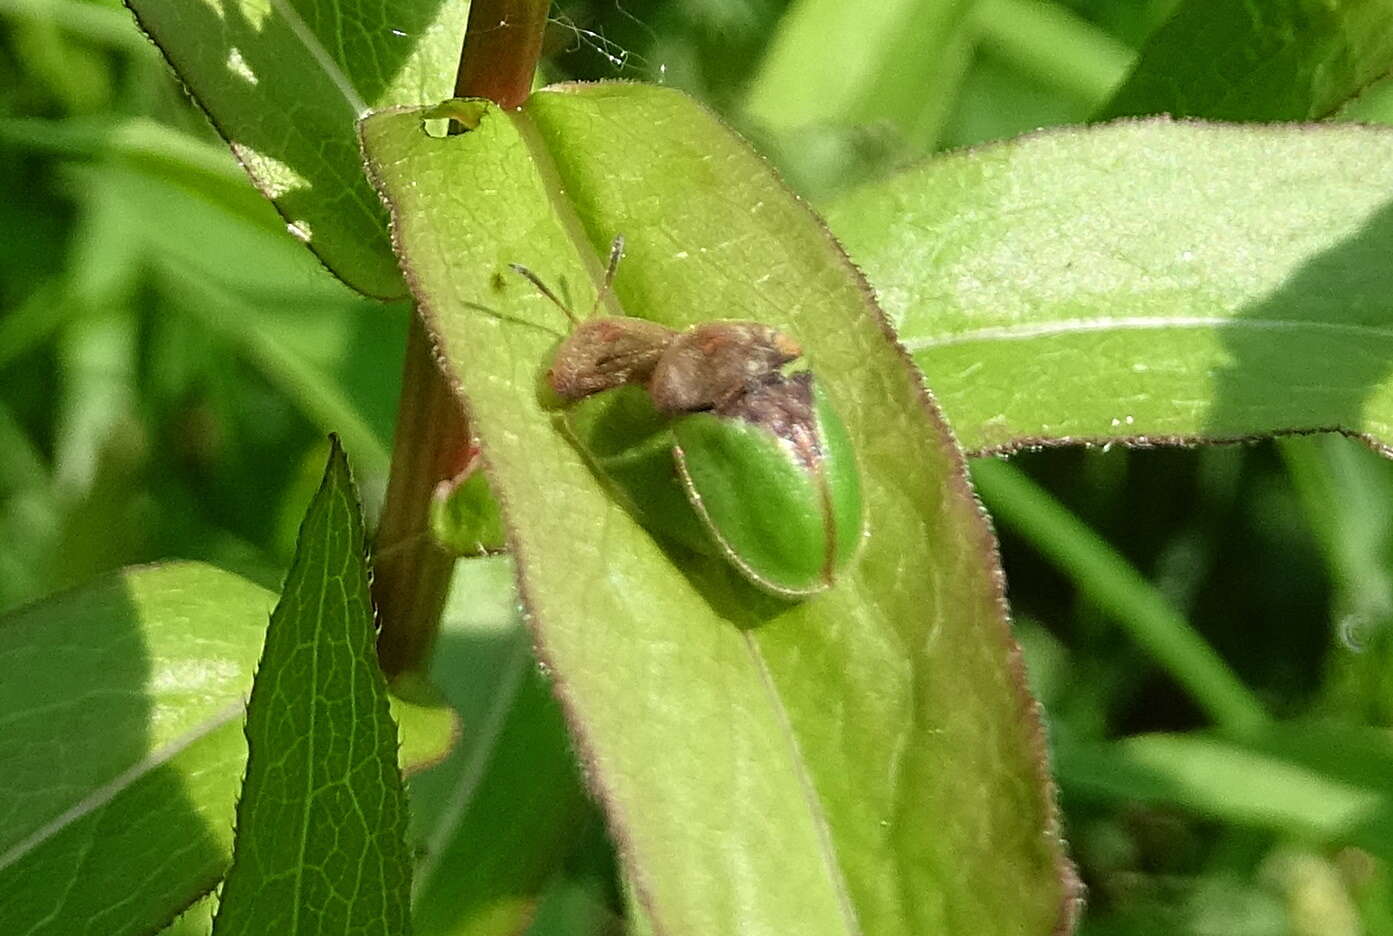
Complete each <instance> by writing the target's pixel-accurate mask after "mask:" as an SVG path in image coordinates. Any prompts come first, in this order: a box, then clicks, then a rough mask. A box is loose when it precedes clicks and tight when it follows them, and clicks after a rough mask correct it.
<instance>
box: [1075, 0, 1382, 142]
mask: <svg viewBox="0 0 1393 936" xmlns="http://www.w3.org/2000/svg"><path fill="white" fill-rule="evenodd" d="M1390 69H1393V0H1339V2H1312V0H1263V2H1261V3H1238V2H1220V3H1215V2H1214V0H1186V2H1185V3H1184V4H1182V5H1181V7H1180V9H1179V10H1178V11H1177V12H1176V13H1175V15H1174V16H1173V17H1171V19H1170V20H1169V21H1167V22H1166V24H1165V25H1164V26H1162V27H1161V28H1160V29H1158V30H1156V32H1155V33H1154V34H1153V35H1152V36H1151V38H1150V39H1149V40H1148V41H1147V43H1146V46H1145V47H1144V48H1143V49H1142V53H1141V58H1140V59H1139V60H1138V62H1137V65H1136V67H1135V69H1134V70H1133V71H1132V74H1131V75H1130V76H1129V77H1128V78H1127V80H1126V82H1124V83H1123V85H1122V87H1121V88H1119V89H1118V91H1117V94H1116V95H1115V96H1114V97H1113V99H1112V101H1110V102H1109V103H1108V105H1107V106H1106V107H1104V108H1103V110H1102V112H1101V113H1100V114H1099V115H1098V117H1099V119H1108V118H1111V117H1123V116H1130V115H1134V114H1158V113H1170V114H1172V115H1174V116H1176V117H1208V118H1211V119H1215V120H1253V121H1267V120H1312V119H1315V118H1318V117H1324V116H1327V115H1329V114H1331V113H1333V112H1334V111H1335V109H1336V108H1338V107H1339V106H1340V105H1341V104H1343V103H1344V102H1345V101H1347V100H1349V99H1350V98H1352V97H1354V96H1355V95H1356V94H1358V93H1359V92H1360V90H1362V89H1363V88H1364V86H1365V85H1367V84H1369V83H1370V82H1372V81H1374V80H1375V79H1376V78H1381V77H1382V76H1383V75H1385V74H1387V73H1388V71H1389V70H1390Z"/></svg>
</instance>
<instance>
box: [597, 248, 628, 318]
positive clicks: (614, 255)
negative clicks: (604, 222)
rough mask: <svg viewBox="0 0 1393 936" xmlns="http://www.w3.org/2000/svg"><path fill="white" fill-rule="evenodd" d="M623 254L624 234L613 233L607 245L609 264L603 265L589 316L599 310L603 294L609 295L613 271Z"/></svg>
mask: <svg viewBox="0 0 1393 936" xmlns="http://www.w3.org/2000/svg"><path fill="white" fill-rule="evenodd" d="M623 256H624V235H623V234H616V235H614V240H613V242H611V243H610V245H609V265H608V266H606V267H605V278H604V280H603V281H602V282H601V283H600V289H599V291H598V292H596V293H595V304H594V305H593V306H591V308H590V317H591V318H594V317H595V313H596V312H598V311H600V303H602V302H604V300H605V296H607V295H609V291H610V287H612V286H613V285H614V273H615V271H616V270H618V269H619V259H620V258H621V257H623Z"/></svg>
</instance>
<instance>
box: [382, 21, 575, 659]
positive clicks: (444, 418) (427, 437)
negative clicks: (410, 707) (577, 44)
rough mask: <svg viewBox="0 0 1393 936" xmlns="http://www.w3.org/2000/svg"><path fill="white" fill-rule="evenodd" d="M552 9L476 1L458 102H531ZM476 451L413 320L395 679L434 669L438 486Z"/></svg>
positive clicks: (405, 384)
mask: <svg viewBox="0 0 1393 936" xmlns="http://www.w3.org/2000/svg"><path fill="white" fill-rule="evenodd" d="M548 7H549V3H548V2H547V0H473V3H472V4H471V5H470V8H469V24H468V26H467V27H466V29H465V35H464V47H463V50H462V51H461V53H460V63H459V71H458V72H457V74H456V78H455V95H456V96H457V97H482V98H488V99H489V100H492V101H494V102H496V103H498V104H500V105H502V106H504V107H518V106H520V105H521V104H522V103H523V101H525V100H527V95H528V94H529V93H530V92H531V90H532V75H533V73H534V72H535V71H536V69H537V61H538V58H539V57H540V55H541V51H542V33H543V31H544V29H545V27H546V21H547V9H548ZM470 449H471V445H470V437H469V423H468V422H467V420H466V419H465V415H464V410H463V409H462V407H461V405H460V402H459V400H458V399H457V398H456V397H455V395H454V393H453V392H452V391H451V389H450V384H449V382H448V381H447V380H446V378H445V375H444V374H443V373H441V371H440V368H439V366H438V365H437V363H436V360H435V355H434V353H433V350H432V342H431V338H430V335H429V334H428V333H427V331H426V327H425V325H424V323H423V322H422V320H421V317H420V315H419V314H416V315H413V316H412V319H411V328H410V332H409V333H408V336H407V342H406V361H405V364H404V366H403V370H402V390H401V401H400V403H399V404H398V408H397V434H396V439H395V441H394V443H393V448H392V470H391V474H390V476H389V478H388V481H387V497H386V500H385V502H384V503H383V507H382V520H381V522H380V523H379V524H378V529H377V546H376V550H375V552H376V557H375V563H374V574H373V599H374V600H375V601H376V603H377V610H378V615H379V619H380V621H381V625H382V629H381V632H380V633H379V634H378V638H377V653H378V658H379V659H380V660H381V662H382V669H383V671H384V672H386V673H387V675H388V676H389V677H392V676H396V675H398V674H399V673H403V672H408V671H412V670H423V669H425V668H426V667H427V666H428V665H429V663H430V655H431V650H432V648H433V647H434V645H435V638H436V635H437V634H438V633H439V631H440V615H441V612H442V611H443V610H444V607H445V597H446V594H447V592H448V591H449V586H450V573H451V571H452V570H453V569H454V564H455V560H454V557H453V556H451V555H450V554H449V553H448V552H446V551H445V550H444V549H442V548H441V547H440V546H439V545H438V544H437V543H436V542H435V539H434V537H433V536H432V535H431V530H430V509H431V503H432V499H433V498H434V496H435V490H436V487H437V485H439V484H440V482H442V481H447V480H449V479H451V478H453V477H455V476H456V475H458V474H459V473H460V472H461V471H463V470H464V467H465V465H467V464H468V461H469V457H470Z"/></svg>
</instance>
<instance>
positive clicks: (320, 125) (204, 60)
mask: <svg viewBox="0 0 1393 936" xmlns="http://www.w3.org/2000/svg"><path fill="white" fill-rule="evenodd" d="M128 5H129V6H130V8H131V10H132V11H133V12H134V13H135V15H136V18H137V19H138V20H139V22H140V25H141V27H142V28H143V29H144V30H145V31H146V32H148V33H149V34H150V37H151V38H152V39H154V40H155V42H156V43H157V44H158V45H159V47H160V49H161V50H162V51H163V52H164V54H165V56H166V57H167V58H168V59H169V62H170V64H171V65H173V66H174V70H175V71H176V72H178V74H179V77H180V78H181V79H182V80H183V81H184V83H185V84H186V85H187V86H188V87H189V89H190V90H191V91H192V92H193V95H194V97H195V98H196V99H197V100H198V102H199V103H200V104H201V105H202V106H203V108H204V109H205V110H206V111H207V112H208V115H209V117H211V118H212V120H213V123H214V124H215V125H216V126H217V127H218V129H219V131H220V132H221V133H222V135H223V136H224V137H225V138H226V139H227V140H228V142H229V143H230V144H231V145H232V149H233V151H234V152H235V153H236V154H237V158H238V159H239V160H241V162H242V164H243V166H245V167H246V169H247V171H248V172H249V173H250V175H251V177H252V179H253V181H255V182H256V184H257V187H258V188H260V189H261V190H262V192H264V193H265V194H266V195H267V197H269V198H271V199H273V200H274V201H275V203H276V207H277V209H279V211H280V213H281V215H282V216H283V217H284V218H285V220H286V221H287V222H288V224H289V226H290V228H291V230H292V231H293V232H296V233H297V234H298V236H300V237H302V238H303V239H304V240H305V242H306V243H307V244H308V245H309V247H310V249H311V250H313V251H314V252H315V254H316V255H317V256H318V257H319V258H320V259H321V260H322V261H323V262H324V264H325V265H326V266H328V267H329V269H330V270H332V271H333V272H334V273H335V274H336V275H338V276H339V277H340V278H342V279H343V280H344V282H346V283H348V284H349V285H350V286H352V287H353V288H355V289H357V290H359V291H361V292H364V293H367V294H368V295H372V296H378V297H383V298H387V297H395V296H399V295H401V294H402V292H403V291H404V287H403V286H402V283H401V278H400V275H399V273H398V271H397V264H396V261H395V260H394V259H393V257H392V252H391V247H390V244H389V242H388V238H387V225H386V218H385V215H384V214H383V211H382V207H381V205H380V204H379V202H378V200H377V198H376V197H374V195H373V192H372V189H371V188H370V187H369V185H368V183H367V180H366V179H365V178H364V177H363V171H362V164H361V160H360V157H359V155H358V147H357V144H356V141H355V139H354V124H355V122H356V121H357V119H358V118H359V117H361V116H362V115H363V114H365V113H367V112H368V111H370V110H375V109H377V108H381V107H389V106H392V105H397V104H422V103H426V102H429V101H435V100H438V99H439V98H441V97H444V96H445V95H446V94H448V93H449V91H450V86H451V83H452V81H453V77H454V64H455V62H456V61H457V60H458V58H459V48H460V41H461V37H462V36H463V35H464V23H465V17H466V15H467V12H468V5H467V4H464V3H444V2H440V0H409V2H403V3H394V4H392V5H390V7H384V6H382V5H381V4H380V3H371V2H364V0H344V2H334V3H329V2H322V0H284V2H276V3H272V2H268V0H236V2H231V3H213V2H194V3H188V2H183V0H130V3H129V4H128Z"/></svg>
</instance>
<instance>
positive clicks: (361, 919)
mask: <svg viewBox="0 0 1393 936" xmlns="http://www.w3.org/2000/svg"><path fill="white" fill-rule="evenodd" d="M368 579H369V573H368V560H367V539H366V534H365V533H364V530H363V511H362V507H361V506H360V505H359V502H358V491H357V488H356V487H355V486H354V484H353V479H352V477H351V476H350V475H349V471H348V459H347V458H346V457H345V456H344V453H343V449H342V448H340V447H339V444H338V440H337V439H335V440H333V443H332V447H331V449H330V452H329V464H328V466H327V467H326V468H325V471H324V483H323V484H322V485H321V486H320V488H319V492H318V493H317V494H315V496H314V500H312V501H311V502H310V506H309V510H308V511H307V512H306V513H305V522H304V524H303V525H302V526H301V527H300V539H299V542H298V544H297V546H296V550H295V561H294V562H293V563H292V564H291V566H290V572H289V574H288V575H287V576H286V580H285V587H284V588H283V589H282V591H281V599H280V602H279V603H278V604H277V605H276V610H275V613H273V614H272V615H271V624H270V627H268V628H267V630H266V649H265V650H264V651H263V652H262V655H261V663H260V665H259V666H258V667H257V673H256V680H255V682H253V683H252V692H251V699H250V700H249V701H248V702H247V726H246V730H247V749H248V755H247V777H246V780H245V781H244V782H243V784H242V795H241V798H240V800H239V801H238V804H237V837H236V840H235V841H234V842H233V851H232V868H231V869H230V870H229V871H228V872H227V878H226V880H224V881H223V886H222V895H221V899H220V902H219V906H218V915H217V918H216V919H215V920H214V922H213V933H214V934H215V936H222V934H236V933H257V934H260V933H285V934H287V936H299V934H302V933H316V934H318V933H323V934H330V933H342V934H345V936H346V934H349V933H354V934H372V933H380V934H382V936H399V934H403V933H405V932H406V931H407V923H408V908H409V906H410V902H411V856H410V853H409V851H408V849H407V847H406V791H405V789H404V788H403V787H402V780H401V771H400V770H399V769H398V767H397V726H396V724H395V723H394V722H393V721H392V716H391V714H390V713H389V711H388V705H387V679H386V677H384V676H383V675H382V669H381V668H380V667H379V666H378V665H377V628H376V626H375V621H374V614H373V606H372V596H371V594H370V593H369V586H368Z"/></svg>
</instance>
